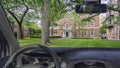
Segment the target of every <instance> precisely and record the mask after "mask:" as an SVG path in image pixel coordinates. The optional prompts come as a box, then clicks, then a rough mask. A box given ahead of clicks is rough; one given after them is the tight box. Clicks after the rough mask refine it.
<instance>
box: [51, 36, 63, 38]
mask: <svg viewBox="0 0 120 68" xmlns="http://www.w3.org/2000/svg"><path fill="white" fill-rule="evenodd" d="M50 38H62V37H61V36H50Z"/></svg>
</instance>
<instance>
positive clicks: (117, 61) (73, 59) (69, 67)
mask: <svg viewBox="0 0 120 68" xmlns="http://www.w3.org/2000/svg"><path fill="white" fill-rule="evenodd" d="M51 49H52V50H53V51H55V52H56V53H57V55H58V57H59V60H60V63H61V68H119V67H120V49H116V48H115V49H114V48H112V49H111V48H110V49H106V48H51ZM25 55H27V56H30V57H34V58H36V59H37V60H34V63H35V62H38V63H42V64H43V65H45V66H46V65H47V66H48V68H54V67H55V66H54V63H53V61H52V58H51V57H50V55H48V54H47V53H42V52H41V53H39V52H37V51H34V52H32V53H26V54H25Z"/></svg>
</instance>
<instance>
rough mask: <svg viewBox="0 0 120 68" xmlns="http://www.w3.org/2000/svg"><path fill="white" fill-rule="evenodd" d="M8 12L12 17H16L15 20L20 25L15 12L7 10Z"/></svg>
mask: <svg viewBox="0 0 120 68" xmlns="http://www.w3.org/2000/svg"><path fill="white" fill-rule="evenodd" d="M7 11H8V13H10V15H12V16H13V17H14V19H15V20H16V21H17V22H18V23H19V24H20V21H19V19H18V18H17V17H16V15H15V14H14V13H13V12H11V11H10V10H9V9H7Z"/></svg>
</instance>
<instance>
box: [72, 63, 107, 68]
mask: <svg viewBox="0 0 120 68" xmlns="http://www.w3.org/2000/svg"><path fill="white" fill-rule="evenodd" d="M74 68H106V66H105V64H104V63H101V62H80V63H77V64H75V66H74Z"/></svg>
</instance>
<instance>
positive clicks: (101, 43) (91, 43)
mask: <svg viewBox="0 0 120 68" xmlns="http://www.w3.org/2000/svg"><path fill="white" fill-rule="evenodd" d="M18 41H19V42H20V45H21V46H22V47H24V46H26V45H29V44H40V41H41V40H40V39H39V38H30V39H23V40H18ZM48 45H49V46H52V47H101V48H103V47H105V48H120V41H111V40H100V39H51V43H50V44H48Z"/></svg>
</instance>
